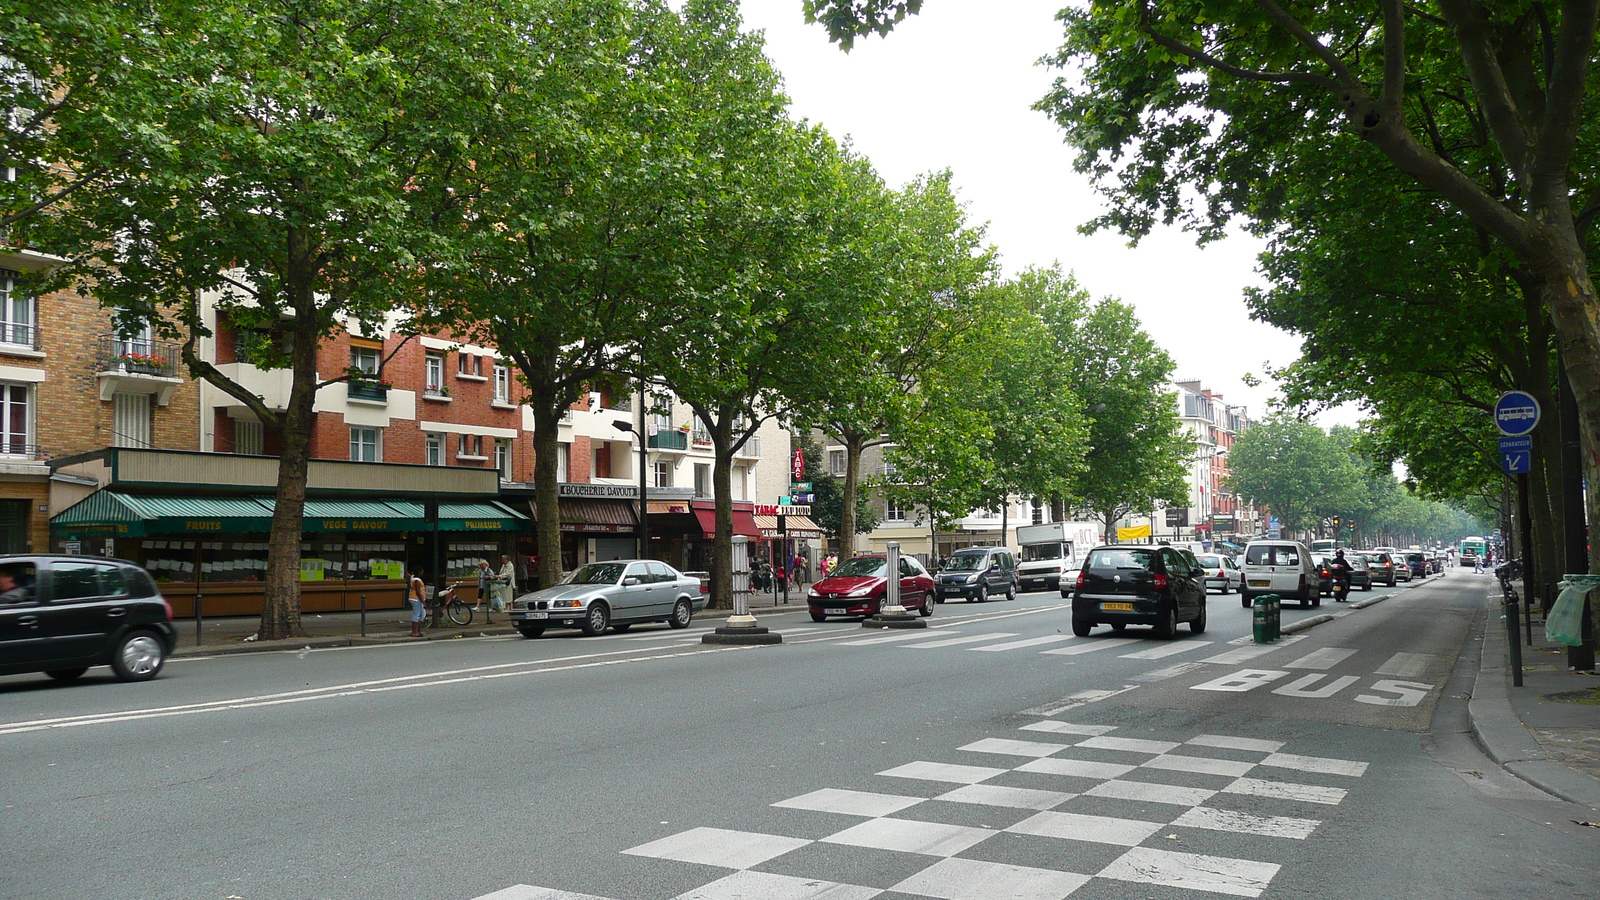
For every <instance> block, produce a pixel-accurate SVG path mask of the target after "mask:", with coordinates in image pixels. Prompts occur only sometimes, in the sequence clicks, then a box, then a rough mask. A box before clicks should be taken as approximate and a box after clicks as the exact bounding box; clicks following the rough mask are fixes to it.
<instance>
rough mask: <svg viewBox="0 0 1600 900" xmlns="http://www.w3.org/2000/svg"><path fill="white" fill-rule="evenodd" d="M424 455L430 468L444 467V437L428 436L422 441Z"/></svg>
mask: <svg viewBox="0 0 1600 900" xmlns="http://www.w3.org/2000/svg"><path fill="white" fill-rule="evenodd" d="M422 444H423V449H424V453H425V456H426V459H427V462H428V465H430V466H442V465H444V436H443V435H439V434H430V435H428V436H427V437H425V438H423V440H422Z"/></svg>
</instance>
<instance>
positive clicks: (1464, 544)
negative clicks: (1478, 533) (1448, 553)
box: [1456, 537, 1489, 566]
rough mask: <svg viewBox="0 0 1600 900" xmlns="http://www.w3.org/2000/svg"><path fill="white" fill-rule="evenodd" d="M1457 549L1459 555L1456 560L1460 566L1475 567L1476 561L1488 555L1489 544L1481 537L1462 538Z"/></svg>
mask: <svg viewBox="0 0 1600 900" xmlns="http://www.w3.org/2000/svg"><path fill="white" fill-rule="evenodd" d="M1457 549H1458V551H1459V553H1458V555H1457V557H1456V558H1457V559H1458V560H1460V562H1461V565H1463V566H1475V565H1477V564H1478V560H1480V559H1483V558H1484V557H1485V556H1487V555H1488V554H1489V542H1488V541H1486V540H1484V539H1483V538H1481V537H1464V538H1462V539H1461V545H1460V547H1458V548H1457Z"/></svg>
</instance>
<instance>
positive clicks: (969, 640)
mask: <svg viewBox="0 0 1600 900" xmlns="http://www.w3.org/2000/svg"><path fill="white" fill-rule="evenodd" d="M1008 637H1016V634H1015V633H1006V632H999V633H996V634H969V635H967V636H966V637H953V638H945V639H943V640H939V641H930V642H928V643H926V644H907V645H905V646H904V647H901V648H900V649H902V650H932V649H934V648H936V647H954V646H956V645H957V644H974V643H977V642H978V641H992V640H994V639H995V638H1008Z"/></svg>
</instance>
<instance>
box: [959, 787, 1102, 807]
mask: <svg viewBox="0 0 1600 900" xmlns="http://www.w3.org/2000/svg"><path fill="white" fill-rule="evenodd" d="M1076 796H1078V795H1077V794H1069V793H1066V792H1064V791H1042V790H1037V789H1034V788H1014V787H1004V786H1002V785H998V784H968V785H963V786H962V787H958V788H956V789H955V790H953V791H948V792H946V793H943V794H940V795H939V796H937V797H934V798H933V799H935V800H944V801H947V802H950V803H972V804H976V805H979V806H1004V807H1007V808H1009V809H1050V808H1052V807H1055V806H1060V805H1061V804H1063V803H1065V802H1067V801H1068V800H1071V799H1072V798H1073V797H1076Z"/></svg>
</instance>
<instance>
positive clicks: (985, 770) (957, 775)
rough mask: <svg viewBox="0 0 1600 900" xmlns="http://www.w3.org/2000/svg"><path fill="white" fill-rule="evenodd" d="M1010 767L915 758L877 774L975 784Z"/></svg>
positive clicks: (1002, 772) (1000, 773) (1007, 770)
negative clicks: (915, 759) (960, 764)
mask: <svg viewBox="0 0 1600 900" xmlns="http://www.w3.org/2000/svg"><path fill="white" fill-rule="evenodd" d="M1009 771H1011V770H1010V769H996V768H994V767H993V766H958V765H955V764H953V763H937V762H928V761H926V760H920V759H919V760H917V761H916V762H908V763H906V764H905V765H903V766H895V767H894V768H892V769H884V770H883V771H882V772H879V773H878V774H879V775H888V776H890V777H892V778H916V779H918V780H920V781H948V782H950V783H952V784H977V783H978V782H980V781H988V780H989V779H991V778H993V777H995V776H996V775H1004V774H1005V773H1007V772H1009Z"/></svg>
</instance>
